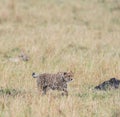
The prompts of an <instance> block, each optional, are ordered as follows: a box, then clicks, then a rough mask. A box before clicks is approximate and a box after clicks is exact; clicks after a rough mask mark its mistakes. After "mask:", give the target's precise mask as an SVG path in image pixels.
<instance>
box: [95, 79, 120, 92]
mask: <svg viewBox="0 0 120 117" xmlns="http://www.w3.org/2000/svg"><path fill="white" fill-rule="evenodd" d="M119 87H120V80H118V79H116V78H111V79H110V80H107V81H105V82H103V83H101V84H99V85H98V86H96V87H95V89H97V90H107V89H118V88H119Z"/></svg>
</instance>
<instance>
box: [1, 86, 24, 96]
mask: <svg viewBox="0 0 120 117" xmlns="http://www.w3.org/2000/svg"><path fill="white" fill-rule="evenodd" d="M25 93H26V92H25V91H21V90H18V89H12V88H4V89H3V88H1V89H0V96H17V95H23V94H25Z"/></svg>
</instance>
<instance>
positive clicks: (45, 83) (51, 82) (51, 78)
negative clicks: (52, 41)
mask: <svg viewBox="0 0 120 117" xmlns="http://www.w3.org/2000/svg"><path fill="white" fill-rule="evenodd" d="M32 77H33V78H37V88H38V91H42V92H43V93H42V94H46V92H47V91H48V90H49V89H52V90H58V91H63V92H64V93H62V95H64V94H65V95H66V96H68V91H67V83H68V82H70V81H72V80H73V72H58V73H56V74H49V73H43V74H38V75H37V74H36V73H32Z"/></svg>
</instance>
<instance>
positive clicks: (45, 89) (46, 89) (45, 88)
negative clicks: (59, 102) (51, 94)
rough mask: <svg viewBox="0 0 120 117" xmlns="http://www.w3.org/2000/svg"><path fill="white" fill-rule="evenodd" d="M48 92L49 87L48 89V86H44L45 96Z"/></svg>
mask: <svg viewBox="0 0 120 117" xmlns="http://www.w3.org/2000/svg"><path fill="white" fill-rule="evenodd" d="M47 91H48V87H47V86H44V87H43V95H46V93H47Z"/></svg>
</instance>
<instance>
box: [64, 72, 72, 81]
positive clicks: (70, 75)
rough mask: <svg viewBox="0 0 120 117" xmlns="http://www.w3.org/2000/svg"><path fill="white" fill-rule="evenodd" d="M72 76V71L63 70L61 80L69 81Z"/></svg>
mask: <svg viewBox="0 0 120 117" xmlns="http://www.w3.org/2000/svg"><path fill="white" fill-rule="evenodd" d="M73 76H74V74H73V72H72V71H70V72H63V80H64V81H65V82H70V81H72V80H73Z"/></svg>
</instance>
